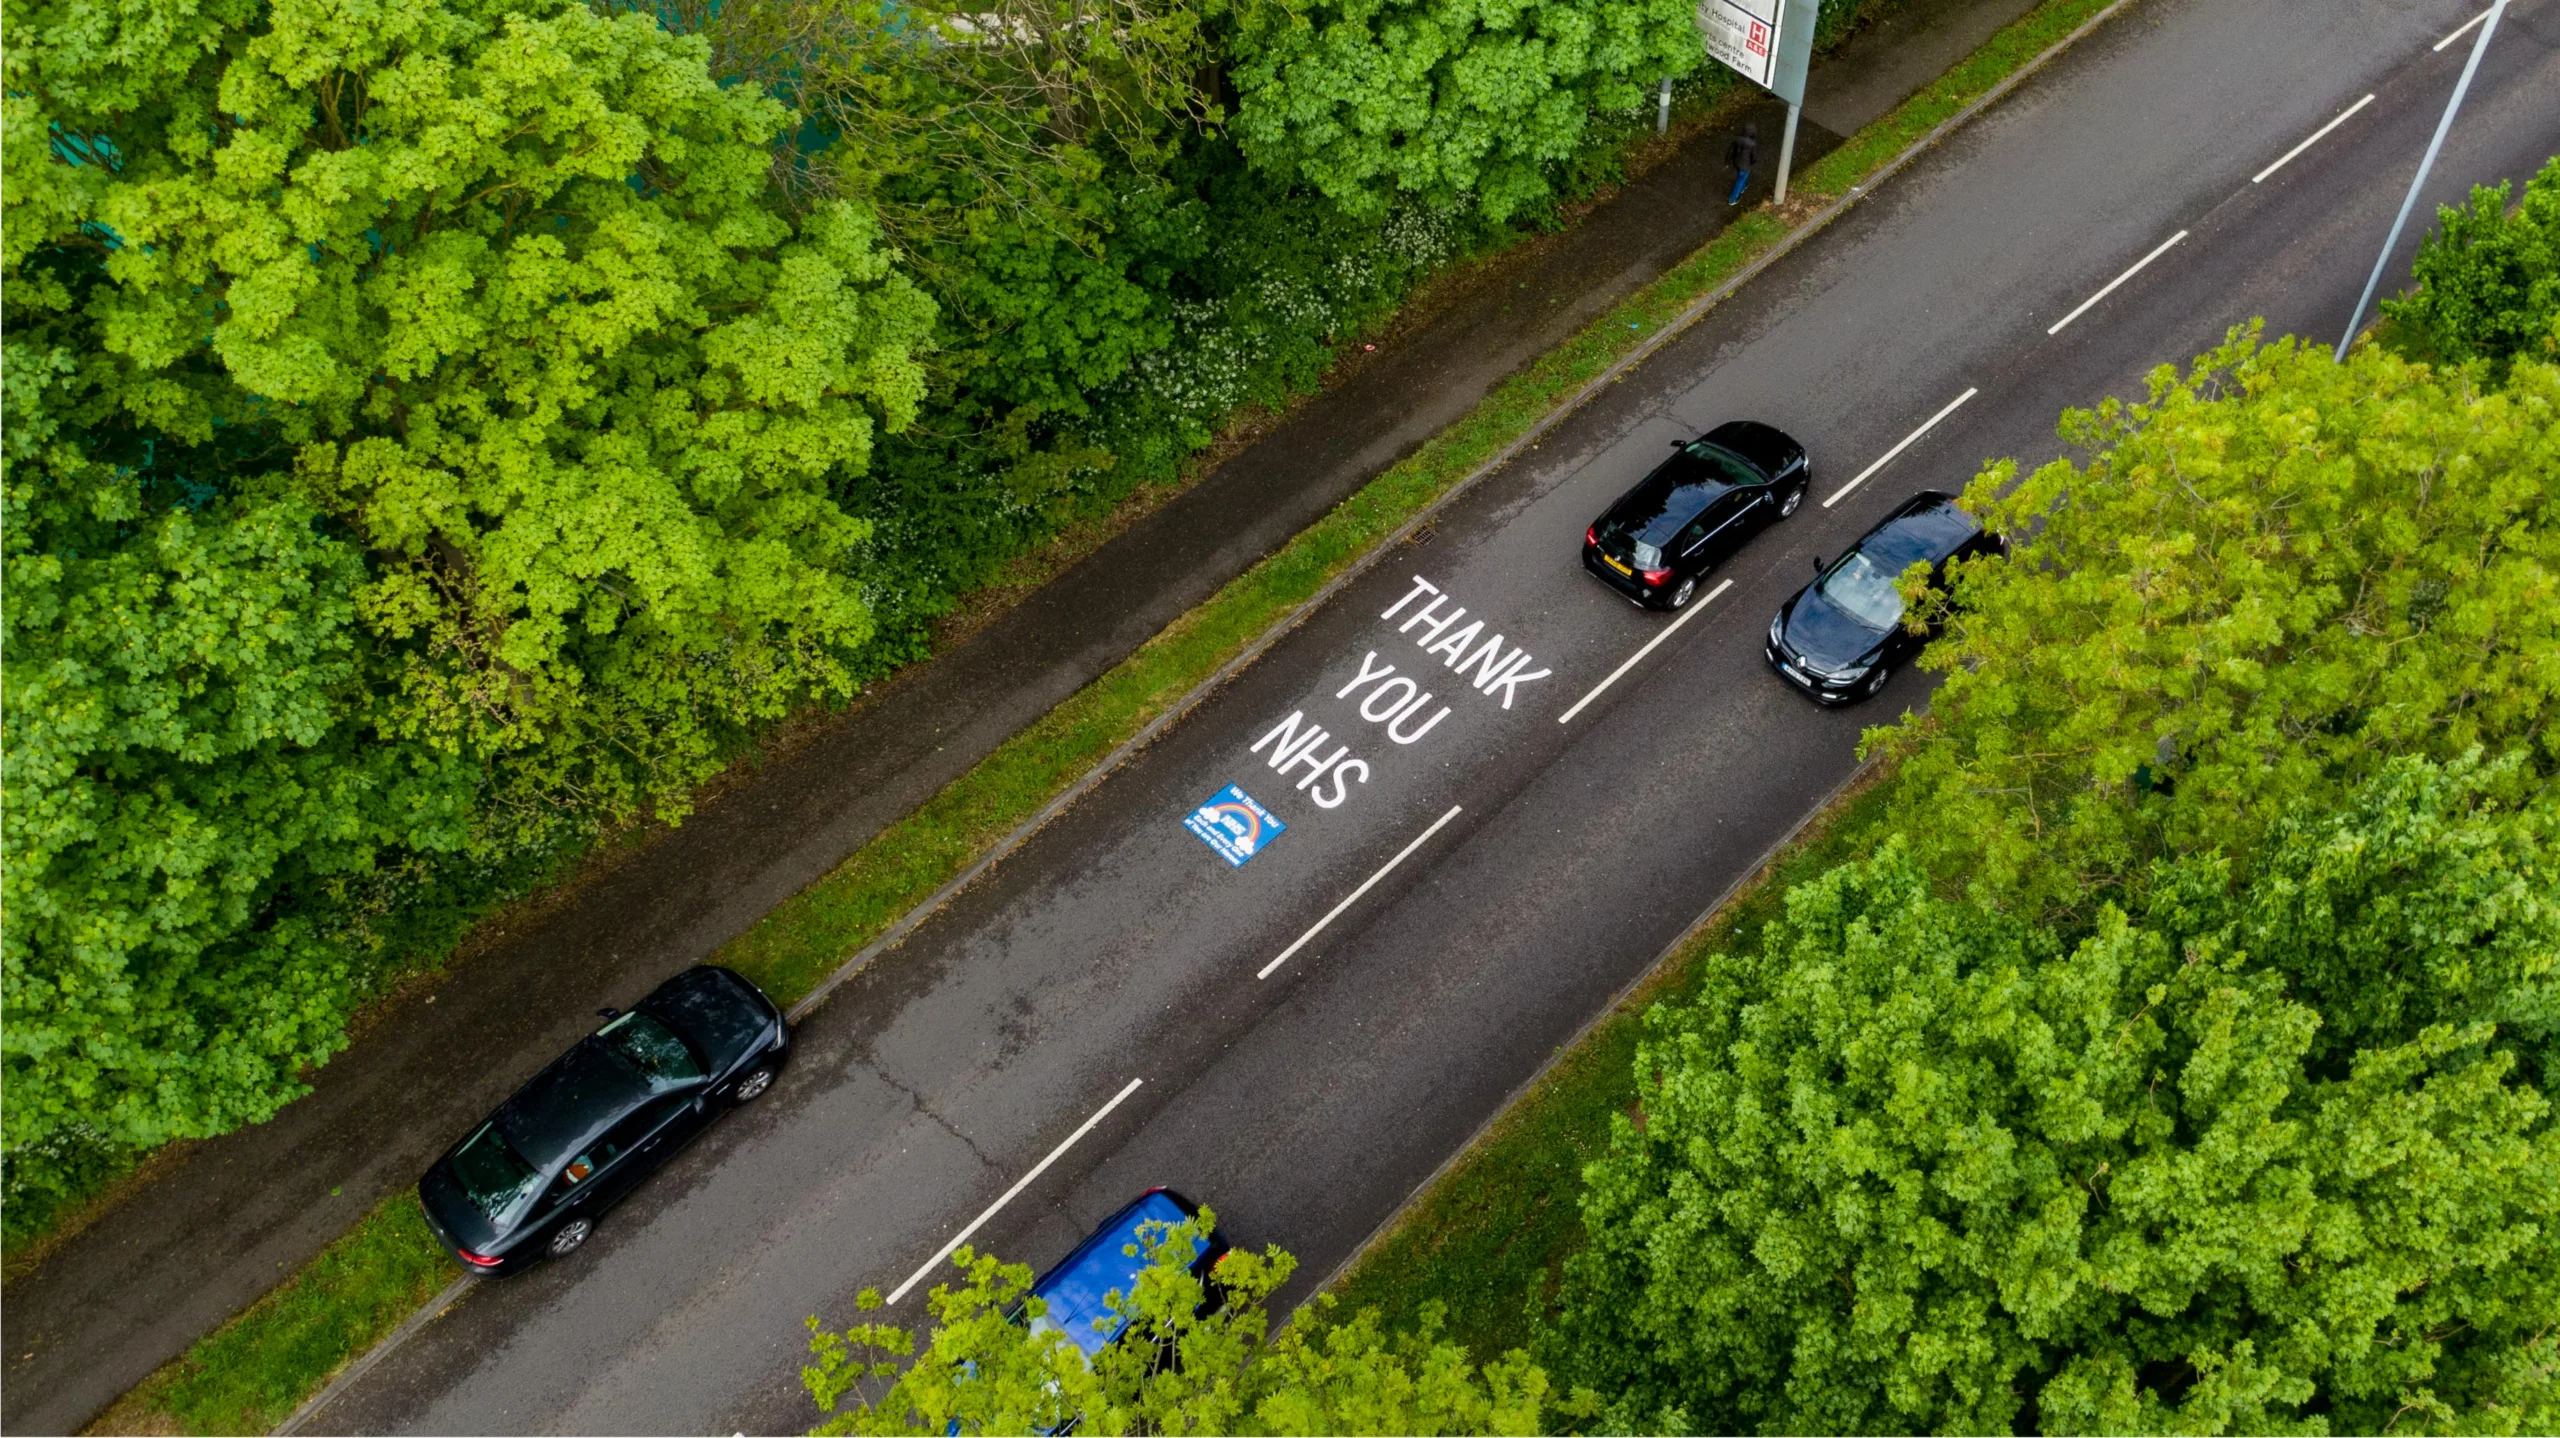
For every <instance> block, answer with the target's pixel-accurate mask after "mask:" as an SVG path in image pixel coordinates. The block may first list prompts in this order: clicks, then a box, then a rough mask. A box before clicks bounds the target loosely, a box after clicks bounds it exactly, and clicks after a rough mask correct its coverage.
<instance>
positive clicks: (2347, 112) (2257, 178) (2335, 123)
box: [2249, 95, 2373, 185]
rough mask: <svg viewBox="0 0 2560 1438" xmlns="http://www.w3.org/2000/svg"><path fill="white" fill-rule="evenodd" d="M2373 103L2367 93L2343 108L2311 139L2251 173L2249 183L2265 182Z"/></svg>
mask: <svg viewBox="0 0 2560 1438" xmlns="http://www.w3.org/2000/svg"><path fill="white" fill-rule="evenodd" d="M2372 103H2373V97H2372V96H2371V95H2367V96H2365V97H2364V98H2363V99H2361V100H2358V101H2356V102H2355V103H2354V104H2352V105H2349V106H2348V107H2347V108H2346V109H2344V110H2342V111H2340V112H2339V113H2338V118H2336V119H2334V120H2331V121H2330V122H2329V123H2328V124H2325V125H2323V126H2321V127H2320V128H2319V129H2317V130H2314V131H2312V132H2311V138H2310V139H2308V140H2305V141H2303V142H2302V143H2301V144H2299V145H2296V146H2294V147H2293V148H2292V149H2290V150H2287V151H2285V152H2284V154H2283V155H2282V156H2281V157H2279V158H2278V159H2277V160H2276V162H2275V163H2274V164H2272V165H2269V166H2267V167H2266V168H2265V169H2263V170H2260V171H2259V172H2258V173H2256V174H2254V175H2251V176H2250V177H2249V183H2250V184H2253V185H2255V184H2260V183H2263V182H2264V181H2265V180H2266V178H2267V176H2269V175H2272V174H2274V173H2275V172H2276V171H2278V170H2281V169H2283V168H2284V167H2285V166H2286V165H2288V164H2290V163H2292V161H2293V157H2294V156H2296V155H2299V154H2301V153H2302V152H2303V151H2305V150H2308V149H2310V148H2311V147H2312V146H2314V145H2317V144H2319V143H2320V140H2321V137H2322V136H2324V135H2326V134H2328V133H2329V132H2330V131H2331V130H2334V129H2336V128H2338V127H2339V126H2340V125H2343V124H2345V123H2347V119H2348V117H2349V116H2351V115H2353V114H2355V112H2356V111H2358V110H2361V109H2363V108H2364V107H2365V106H2367V105H2370V104H2372Z"/></svg>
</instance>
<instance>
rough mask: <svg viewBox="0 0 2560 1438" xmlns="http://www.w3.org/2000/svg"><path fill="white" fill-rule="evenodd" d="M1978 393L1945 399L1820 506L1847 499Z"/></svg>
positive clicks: (1966, 392) (1829, 505)
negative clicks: (1944, 404) (1871, 476)
mask: <svg viewBox="0 0 2560 1438" xmlns="http://www.w3.org/2000/svg"><path fill="white" fill-rule="evenodd" d="M1980 393H1982V391H1980V390H1978V389H1968V390H1966V391H1965V392H1964V393H1962V394H1960V395H1957V396H1956V397H1955V398H1954V399H1951V400H1949V401H1947V407H1946V408H1945V409H1942V410H1940V411H1938V412H1937V413H1936V414H1933V415H1931V416H1929V418H1928V419H1927V420H1925V421H1923V422H1922V423H1921V425H1920V427H1919V428H1918V429H1915V430H1913V431H1911V433H1909V434H1906V435H1904V436H1903V437H1902V443H1900V444H1897V445H1895V446H1894V447H1893V448H1891V449H1888V450H1886V451H1885V452H1884V457H1883V458H1882V459H1879V460H1877V461H1876V462H1875V463H1873V464H1871V465H1868V466H1867V467H1866V468H1864V469H1862V470H1859V471H1858V477H1857V478H1856V479H1853V480H1851V481H1849V482H1848V483H1847V484H1844V485H1842V486H1840V488H1839V490H1838V491H1837V492H1835V493H1834V494H1833V495H1832V496H1831V497H1830V498H1829V499H1826V500H1824V501H1823V502H1822V507H1823V508H1825V509H1829V508H1830V507H1831V506H1833V505H1835V504H1838V503H1839V502H1840V501H1842V500H1844V499H1847V498H1848V497H1849V491H1850V490H1853V489H1856V488H1857V487H1858V486H1859V485H1862V484H1864V483H1866V482H1867V477H1868V476H1869V475H1871V474H1874V473H1875V472H1876V471H1877V470H1879V469H1882V468H1884V467H1885V466H1886V465H1888V464H1891V463H1893V457H1894V456H1895V455H1897V454H1900V453H1902V452H1903V451H1904V450H1906V449H1909V448H1910V447H1911V446H1913V445H1915V444H1917V443H1919V442H1920V436H1922V435H1924V434H1927V433H1928V432H1929V431H1931V430H1933V429H1936V428H1937V427H1938V421H1940V420H1942V419H1945V418H1946V417H1947V416H1948V415H1951V414H1954V413H1955V412H1956V406H1958V405H1961V404H1963V403H1964V402H1965V401H1966V400H1969V399H1971V398H1973V397H1974V396H1975V395H1977V394H1980Z"/></svg>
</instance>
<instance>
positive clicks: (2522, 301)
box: [2382, 155, 2560, 372]
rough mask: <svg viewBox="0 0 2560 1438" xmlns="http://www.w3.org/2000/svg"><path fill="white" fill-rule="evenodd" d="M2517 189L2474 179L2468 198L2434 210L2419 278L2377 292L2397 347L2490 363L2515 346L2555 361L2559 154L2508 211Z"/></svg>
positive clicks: (2495, 366) (2497, 365) (2497, 363)
mask: <svg viewBox="0 0 2560 1438" xmlns="http://www.w3.org/2000/svg"><path fill="white" fill-rule="evenodd" d="M2513 195H2514V187H2513V186H2511V185H2509V184H2508V183H2507V182H2506V181H2503V180H2502V181H2500V182H2499V183H2498V185H2497V186H2496V188H2494V189H2493V188H2491V187H2489V186H2486V185H2474V186H2472V188H2471V203H2470V204H2469V205H2468V206H2467V207H2463V208H2456V207H2454V206H2451V205H2447V206H2445V207H2443V208H2442V209H2439V210H2438V211H2437V212H2436V228H2435V230H2434V231H2433V232H2431V233H2429V234H2428V236H2427V238H2426V240H2425V242H2424V243H2422V244H2421V245H2419V247H2418V258H2417V262H2416V264H2415V265H2414V267H2413V268H2414V270H2415V273H2416V275H2417V279H2418V284H2417V287H2416V288H2415V289H2413V290H2411V291H2410V292H2409V293H2407V294H2405V295H2400V296H2398V297H2396V298H2392V299H2387V300H2384V301H2383V302H2382V313H2383V317H2384V318H2385V319H2386V320H2387V321H2389V322H2390V331H2389V332H2390V334H2391V335H2392V337H2393V340H2394V342H2395V345H2396V347H2398V348H2400V349H2401V350H2403V351H2404V352H2406V353H2409V354H2410V355H2412V356H2413V357H2416V358H2420V359H2433V360H2442V361H2446V362H2450V363H2454V364H2461V363H2465V362H2468V361H2471V360H2483V361H2486V362H2487V363H2488V364H2489V365H2490V366H2491V368H2492V370H2493V371H2496V372H2503V371H2504V370H2505V368H2506V366H2507V364H2508V363H2509V362H2510V361H2512V360H2514V359H2515V358H2516V357H2517V356H2518V355H2523V356H2527V357H2530V358H2533V359H2538V360H2540V361H2542V362H2543V363H2545V364H2560V155H2554V156H2552V157H2551V161H2550V163H2548V164H2546V165H2544V166H2543V167H2542V172H2541V173H2540V174H2537V175H2535V176H2534V177H2533V178H2532V179H2531V180H2528V181H2526V182H2525V187H2524V198H2523V199H2522V200H2521V201H2519V202H2517V203H2516V205H2515V207H2514V209H2513V210H2512V211H2510V210H2509V208H2508V201H2509V200H2510V199H2511V198H2512V197H2513Z"/></svg>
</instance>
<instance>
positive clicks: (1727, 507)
mask: <svg viewBox="0 0 2560 1438" xmlns="http://www.w3.org/2000/svg"><path fill="white" fill-rule="evenodd" d="M1812 482H1813V472H1812V469H1811V467H1810V466H1809V465H1807V464H1806V463H1805V455H1804V446H1803V445H1800V444H1798V443H1796V442H1795V441H1794V440H1792V439H1790V438H1788V437H1787V436H1786V434H1785V433H1784V432H1782V431H1780V430H1776V429H1773V428H1771V427H1769V426H1768V425H1765V424H1759V423H1756V422H1754V421H1752V420H1747V419H1738V420H1734V421H1733V422H1731V423H1730V424H1720V425H1718V426H1716V427H1715V428H1714V429H1712V430H1709V431H1708V432H1707V433H1706V434H1704V435H1702V436H1700V437H1699V438H1697V439H1689V440H1681V441H1678V442H1677V447H1676V449H1675V451H1674V452H1673V454H1672V456H1671V457H1670V458H1669V459H1666V460H1664V461H1663V462H1662V463H1661V464H1659V465H1657V466H1655V467H1654V471H1653V473H1651V474H1648V475H1646V476H1645V477H1644V479H1643V481H1642V482H1641V483H1639V484H1638V485H1636V487H1635V488H1633V489H1631V490H1628V491H1627V492H1626V493H1625V494H1624V495H1623V496H1621V497H1620V498H1619V500H1618V502H1617V503H1615V504H1613V505H1611V506H1609V512H1608V513H1606V514H1604V515H1602V516H1600V519H1599V522H1598V523H1596V524H1594V525H1592V526H1591V527H1590V528H1589V529H1587V530H1585V531H1583V535H1582V567H1583V568H1585V569H1588V570H1590V571H1591V572H1592V574H1593V575H1594V576H1596V577H1597V578H1598V579H1599V580H1600V581H1601V582H1602V583H1604V584H1606V585H1608V586H1609V587H1610V588H1612V589H1615V590H1616V591H1618V592H1619V593H1620V594H1623V595H1625V596H1626V597H1627V598H1629V599H1632V600H1634V601H1635V602H1636V603H1638V604H1641V605H1644V606H1646V607H1647V608H1652V609H1679V608H1681V607H1683V606H1685V605H1687V604H1688V602H1689V601H1690V600H1691V599H1692V598H1694V597H1695V596H1696V595H1697V592H1698V576H1700V575H1702V574H1704V573H1706V572H1707V571H1708V570H1709V569H1711V568H1713V567H1714V566H1715V565H1716V564H1717V563H1719V562H1721V561H1722V560H1723V559H1724V557H1725V556H1727V555H1729V554H1731V553H1733V552H1734V551H1735V550H1736V549H1739V548H1741V547H1742V542H1743V541H1744V540H1746V539H1749V538H1750V537H1751V536H1752V535H1754V534H1757V533H1759V532H1760V530H1761V529H1762V528H1763V527H1764V526H1767V525H1769V524H1772V523H1775V522H1776V521H1778V520H1781V519H1784V518H1786V517H1787V516H1788V515H1791V514H1793V513H1795V512H1796V506H1798V505H1800V504H1802V503H1804V493H1805V486H1806V485H1808V484H1810V483H1812Z"/></svg>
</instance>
